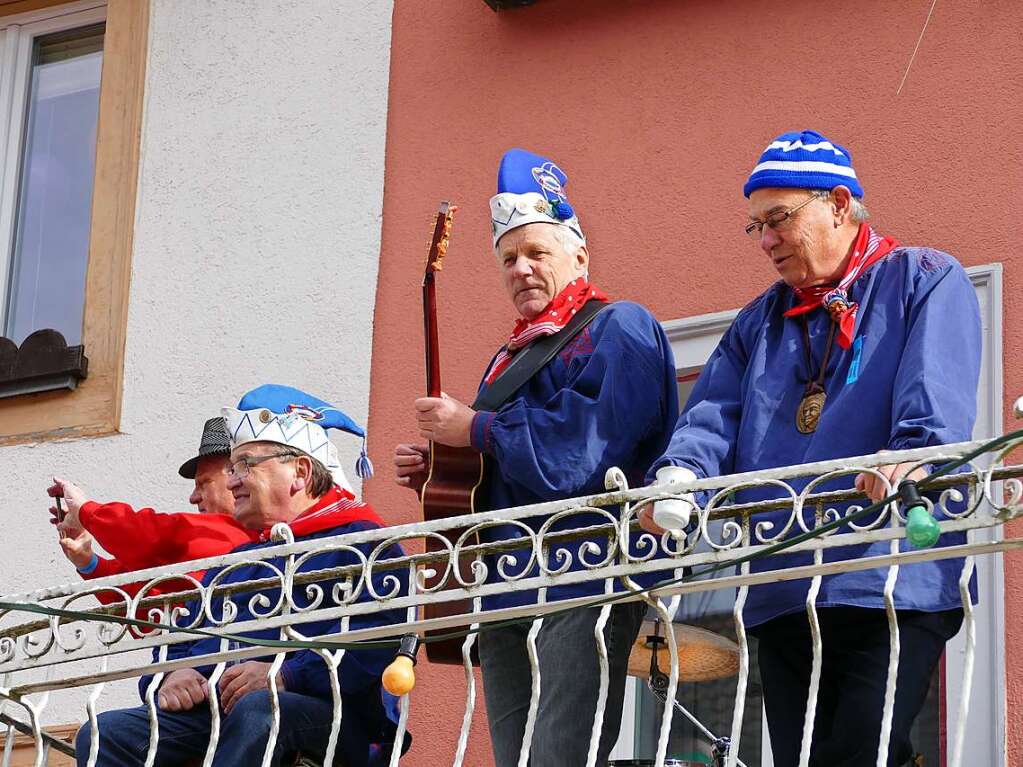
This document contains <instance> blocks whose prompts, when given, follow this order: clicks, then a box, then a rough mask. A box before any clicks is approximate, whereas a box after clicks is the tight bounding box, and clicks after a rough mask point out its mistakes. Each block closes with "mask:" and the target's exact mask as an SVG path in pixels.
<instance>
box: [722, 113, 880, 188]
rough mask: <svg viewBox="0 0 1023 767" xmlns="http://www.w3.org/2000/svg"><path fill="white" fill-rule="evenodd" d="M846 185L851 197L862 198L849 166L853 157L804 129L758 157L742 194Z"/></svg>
mask: <svg viewBox="0 0 1023 767" xmlns="http://www.w3.org/2000/svg"><path fill="white" fill-rule="evenodd" d="M840 185H841V186H846V187H848V188H849V191H850V192H852V195H853V197H863V187H862V186H860V182H859V179H857V178H856V171H855V170H853V166H852V154H850V153H849V150H848V149H846V148H845V147H844V146H840V145H839V144H834V143H832V142H831V141H828V140H827V139H826V138H824V136H822V135H821V134H819V133H817V132H815V131H812V130H806V131H802V132H798V131H797V132H793V133H783V134H781V135H780V136H778V138H776V139H775V140H774V141H772V142H771V143H770V144H768V145H767V149H765V150H764V153H763V154H762V155H760V160H758V161H757V165H756V167H755V168H754V169H753V172H752V173H750V175H749V179H748V180H747V181H746V185H745V186H744V187H743V188H742V193H743V194H744V195H745V196H746V197H749V196H750V193H752V192H754V191H755V190H757V189H763V188H764V187H781V188H797V189H826V190H828V191H830V190H832V189H834V188H835V187H836V186H840Z"/></svg>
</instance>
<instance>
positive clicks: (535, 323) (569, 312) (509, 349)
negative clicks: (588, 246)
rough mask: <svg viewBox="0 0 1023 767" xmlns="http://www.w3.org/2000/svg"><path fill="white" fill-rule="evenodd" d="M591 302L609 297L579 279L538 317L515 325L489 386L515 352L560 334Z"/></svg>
mask: <svg viewBox="0 0 1023 767" xmlns="http://www.w3.org/2000/svg"><path fill="white" fill-rule="evenodd" d="M591 299H596V300H598V301H607V296H606V295H604V293H603V292H602V291H601V290H600V289H599V288H595V287H594V286H593V285H591V284H590V283H589V282H588V281H587V280H586V279H584V278H582V277H577V278H576V279H574V280H572V281H571V282H570V283H568V284H567V285H566V286H565V287H564V289H563V290H562V291H561V292H560V293H558V295H556V296H555V297H554V300H553V301H551V302H550V303H549V304H547V306H546V307H545V308H544V310H543V311H542V312H540V313H539V314H538V315H536V317H534V318H533V319H531V320H527V319H523V318H520V319H519V320H518V321H517V322H516V323H515V328H514V330H512V334H511V337H509V339H508V344H507V345H506V346H505V347H504V348H503V349H501V351H500V352H498V354H497V358H496V359H495V360H494V364H493V365H491V366H490V372H489V373H487V377H486V379H485V381H484V382H485V383H486V384H487V385H488V386H489V385H490V384H491V383H492V382H493V380H494V379H495V378H497V377H498V376H499V375H500V374H501V371H503V370H504V369H505V368H506V367H508V365H510V364H511V361H512V357H513V356H514V355H515V352H517V351H518V350H519V349H521V348H522V347H524V346H527V345H528V344H530V343H531V342H532V341H535V340H536V339H537V338H540V337H541V336H552V335H554V334H555V333H557V332H558V331H559V330H561V329H562V328H563V327H565V325H567V324H568V321H569V320H570V319H572V317H573V316H574V315H575V313H576V312H577V311H579V310H580V309H582V308H583V305H584V304H585V303H586V302H587V301H589V300H591Z"/></svg>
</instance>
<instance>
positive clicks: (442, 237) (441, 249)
mask: <svg viewBox="0 0 1023 767" xmlns="http://www.w3.org/2000/svg"><path fill="white" fill-rule="evenodd" d="M456 210H458V207H457V206H455V205H451V204H449V203H448V202H447V201H446V200H445V201H444V202H442V203H441V204H440V207H439V208H438V209H437V215H436V217H435V218H434V222H433V235H432V237H431V238H430V250H429V253H428V254H427V256H426V275H427V276H429V275H431V274H433V273H434V272H439V271H440V270H441V269H443V268H444V255H445V254H446V253H447V252H448V242H449V241H450V240H451V227H452V226H453V224H454V218H455V211H456Z"/></svg>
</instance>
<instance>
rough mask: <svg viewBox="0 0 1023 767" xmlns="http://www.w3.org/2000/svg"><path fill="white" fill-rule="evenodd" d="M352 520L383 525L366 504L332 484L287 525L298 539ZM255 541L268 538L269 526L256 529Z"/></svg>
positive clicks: (264, 540)
mask: <svg viewBox="0 0 1023 767" xmlns="http://www.w3.org/2000/svg"><path fill="white" fill-rule="evenodd" d="M352 522H372V523H374V524H376V525H379V526H380V527H386V525H385V524H384V521H383V520H382V519H380V517H378V516H377V514H376V512H375V511H373V509H372V508H371V507H370V505H369V504H368V503H362V502H361V501H357V500H355V496H354V495H352V494H351V493H350V492H348V491H347V490H343V489H341V488H340V487H338V486H337V485H334V487H332V488H331V489H330V490H328V491H327V492H326V493H325V494H324V495H323V496H322V497H321V498H319V499H318V500H317V501H316V503H314V504H313V505H312V506H310V507H309V508H308V509H306V510H305V511H303V512H302V513H301V514H299V515H298V516H297V517H295V518H294V519H293V520H291V523H290V524H289V525H288V526H289V527H290V528H291V532H293V533H294V534H295V537H296V538H301V537H302V536H304V535H310V534H312V533H318V532H320V531H321V530H329V529H330V528H332V527H340V526H341V525H348V524H351V523H352ZM259 540H261V541H263V542H266V541H268V540H270V528H266V529H265V530H263V531H261V532H260V534H259Z"/></svg>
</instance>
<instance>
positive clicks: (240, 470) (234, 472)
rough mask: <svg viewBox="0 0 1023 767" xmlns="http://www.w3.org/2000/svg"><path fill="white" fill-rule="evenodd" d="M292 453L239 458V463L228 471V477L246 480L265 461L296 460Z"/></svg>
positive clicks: (234, 464)
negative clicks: (254, 467) (278, 459)
mask: <svg viewBox="0 0 1023 767" xmlns="http://www.w3.org/2000/svg"><path fill="white" fill-rule="evenodd" d="M294 457H295V456H293V455H292V454H291V453H270V455H257V456H251V455H247V456H245V457H244V458H239V459H238V460H237V461H233V462H232V463H231V467H230V468H229V469H228V470H227V476H228V477H229V478H231V479H245V478H246V477H247V476H249V472H250V471H251V470H252V467H253V466H259V464H261V463H263V462H264V461H269V460H270V459H271V458H283V459H285V460H290V459H292V458H294Z"/></svg>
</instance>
